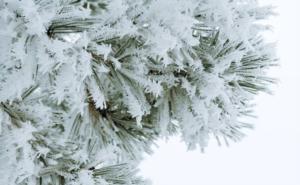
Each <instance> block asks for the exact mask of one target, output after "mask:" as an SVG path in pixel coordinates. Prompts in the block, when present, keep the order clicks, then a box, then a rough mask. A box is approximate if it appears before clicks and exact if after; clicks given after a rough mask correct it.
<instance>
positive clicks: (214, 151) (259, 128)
mask: <svg viewBox="0 0 300 185" xmlns="http://www.w3.org/2000/svg"><path fill="white" fill-rule="evenodd" d="M260 1H261V0H260ZM263 1H264V2H266V1H267V2H271V3H272V4H273V5H277V6H278V8H277V12H278V13H279V14H280V15H279V16H278V17H276V18H275V19H274V20H273V21H272V23H273V24H274V26H275V28H274V30H275V32H274V33H273V35H269V36H270V37H272V39H274V38H275V39H276V40H278V47H277V48H278V49H277V50H278V51H277V53H278V56H279V57H280V62H281V67H280V68H277V69H276V70H273V71H272V72H271V74H272V75H273V76H277V77H279V79H280V83H279V84H278V86H277V87H275V88H273V89H274V93H275V94H274V95H273V96H269V95H260V96H259V97H258V98H257V104H258V105H257V107H256V115H258V119H256V120H255V125H256V128H255V130H254V131H251V132H249V134H248V136H247V137H246V138H245V139H244V140H242V142H240V143H233V144H231V146H230V147H229V148H227V147H225V146H223V147H218V146H217V145H216V144H215V142H214V141H211V143H210V145H209V147H208V148H207V149H206V152H205V153H204V154H202V153H201V152H200V151H193V152H190V151H189V152H187V151H186V147H185V145H184V144H183V143H180V140H179V139H178V138H174V139H171V140H169V142H168V143H167V144H166V143H164V142H159V144H160V148H159V149H156V150H155V154H154V155H152V156H151V157H150V156H148V157H146V160H145V161H144V162H143V163H142V164H141V174H142V175H143V176H144V177H147V178H150V179H152V182H153V185H299V184H300V125H299V124H300V108H299V105H300V60H299V58H300V57H299V56H300V21H299V19H300V1H299V0H263Z"/></svg>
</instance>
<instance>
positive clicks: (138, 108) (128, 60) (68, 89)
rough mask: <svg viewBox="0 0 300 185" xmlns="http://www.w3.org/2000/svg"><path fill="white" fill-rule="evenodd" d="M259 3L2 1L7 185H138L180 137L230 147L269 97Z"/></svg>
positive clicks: (0, 66)
mask: <svg viewBox="0 0 300 185" xmlns="http://www.w3.org/2000/svg"><path fill="white" fill-rule="evenodd" d="M271 14H272V10H271V8H270V7H259V6H258V4H257V2H256V0H0V24H1V27H0V102H1V105H0V145H1V148H0V164H1V165H0V177H1V178H0V184H3V185H4V184H5V185H37V184H39V185H48V184H51V185H98V184H99V185H100V184H101V185H121V184H124V185H125V184H126V185H130V184H132V185H134V184H140V185H141V184H147V182H146V181H144V180H142V179H140V178H139V177H137V176H136V175H135V172H136V170H135V168H136V165H137V164H138V162H139V160H140V159H141V156H142V154H143V152H147V153H151V150H150V148H151V146H152V144H153V143H154V141H155V140H156V139H157V138H160V137H168V136H170V135H173V134H176V133H180V134H181V136H182V139H183V141H184V142H186V143H187V145H188V147H189V148H190V149H193V148H197V147H199V148H204V147H206V145H207V142H208V139H209V137H210V136H214V137H216V138H217V140H220V138H224V140H225V142H227V140H228V139H231V140H233V141H237V140H239V139H240V138H241V137H242V136H243V132H242V129H243V128H249V127H251V125H249V124H245V123H243V122H241V118H242V117H243V116H249V115H251V108H252V100H253V97H254V95H255V94H257V93H258V92H260V91H265V92H269V91H268V88H267V85H268V84H269V83H272V82H273V81H274V80H273V79H272V78H268V77H267V76H265V71H266V69H268V67H270V66H272V65H275V64H276V60H275V59H274V56H273V46H272V45H271V44H267V43H265V42H264V40H263V39H262V38H261V34H260V33H261V32H262V31H264V30H266V29H268V27H267V26H265V25H263V24H259V21H260V20H261V19H265V18H266V17H267V16H269V15H271Z"/></svg>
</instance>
